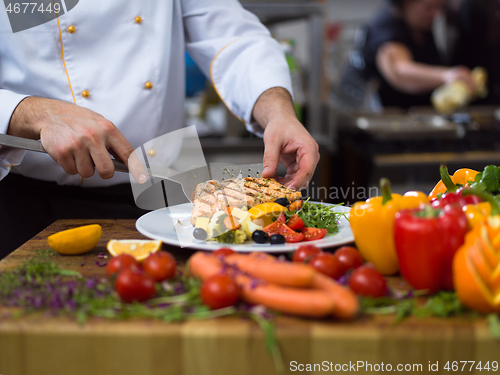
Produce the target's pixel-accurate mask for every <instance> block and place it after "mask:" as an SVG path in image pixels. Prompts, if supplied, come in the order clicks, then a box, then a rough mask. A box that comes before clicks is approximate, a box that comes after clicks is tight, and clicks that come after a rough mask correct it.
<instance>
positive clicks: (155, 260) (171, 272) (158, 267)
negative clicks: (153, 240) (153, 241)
mask: <svg viewBox="0 0 500 375" xmlns="http://www.w3.org/2000/svg"><path fill="white" fill-rule="evenodd" d="M142 267H143V268H144V271H146V272H147V273H148V274H149V275H150V276H151V277H152V278H153V279H154V280H155V281H156V282H158V283H159V282H162V281H163V280H168V279H171V278H173V277H174V276H175V271H176V269H177V263H176V261H175V258H174V257H173V255H172V254H170V253H169V252H167V251H161V250H160V251H156V252H154V253H152V254H149V256H148V257H147V258H146V260H145V261H144V263H143V264H142Z"/></svg>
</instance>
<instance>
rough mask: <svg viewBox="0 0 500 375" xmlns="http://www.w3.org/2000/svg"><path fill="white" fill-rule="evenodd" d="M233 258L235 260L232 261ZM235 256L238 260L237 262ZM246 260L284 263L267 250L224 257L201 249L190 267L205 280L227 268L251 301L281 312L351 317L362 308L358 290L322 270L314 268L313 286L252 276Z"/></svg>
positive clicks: (268, 264)
mask: <svg viewBox="0 0 500 375" xmlns="http://www.w3.org/2000/svg"><path fill="white" fill-rule="evenodd" d="M237 255H238V254H237ZM231 258H232V262H228V260H230V259H231ZM235 259H237V260H238V262H237V263H236V262H235ZM244 261H246V262H248V263H251V262H259V261H260V264H261V267H260V268H268V269H270V270H272V269H273V268H274V267H278V268H279V267H282V265H283V264H281V263H282V262H279V261H277V260H276V259H275V258H274V257H272V256H270V255H267V254H263V253H258V255H257V254H251V255H241V256H240V257H235V255H234V254H233V255H229V256H227V257H226V258H224V259H223V260H221V259H218V258H216V257H214V256H212V255H209V254H205V253H201V252H197V253H195V254H194V255H193V256H191V258H190V260H189V268H190V270H191V272H192V273H193V275H194V276H197V277H200V278H201V279H202V280H205V279H207V278H209V277H210V276H212V275H215V274H217V273H220V272H227V273H228V274H229V275H231V276H232V277H234V279H235V281H236V283H237V284H238V286H239V287H240V288H241V295H242V298H243V300H245V301H246V302H248V303H251V304H261V305H264V306H266V307H268V308H271V309H274V310H277V311H280V312H284V313H289V314H295V315H300V316H306V317H311V318H320V317H325V316H328V315H333V316H336V317H339V318H341V319H350V318H353V317H354V316H355V315H356V313H357V311H358V301H357V299H356V296H355V295H354V293H352V292H351V291H350V290H348V289H347V288H344V287H343V286H341V285H339V284H338V283H337V282H336V281H334V280H333V279H330V278H329V277H327V276H324V275H322V274H321V273H319V272H316V271H314V270H313V277H312V281H311V283H310V286H311V287H310V288H296V287H291V286H283V285H278V284H275V283H272V282H266V281H264V280H262V279H259V278H254V277H252V273H251V272H248V271H245V270H243V269H241V270H240V269H239V267H240V266H241V265H243V264H245V263H244ZM224 262H228V263H230V265H229V266H228V265H227V264H226V265H225V264H224ZM284 264H286V263H284ZM241 271H244V272H241ZM266 272H268V271H266Z"/></svg>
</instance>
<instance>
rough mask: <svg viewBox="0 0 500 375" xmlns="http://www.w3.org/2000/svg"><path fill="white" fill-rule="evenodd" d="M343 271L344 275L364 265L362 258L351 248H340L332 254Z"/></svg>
mask: <svg viewBox="0 0 500 375" xmlns="http://www.w3.org/2000/svg"><path fill="white" fill-rule="evenodd" d="M333 255H334V256H335V257H336V258H337V259H338V261H339V263H340V265H341V266H342V268H343V269H344V273H345V272H347V271H349V270H351V269H355V268H358V267H361V266H362V265H363V263H364V260H363V256H362V255H361V254H360V252H359V251H358V250H356V248H354V247H352V246H342V247H341V248H339V249H337V251H335V253H334V254H333Z"/></svg>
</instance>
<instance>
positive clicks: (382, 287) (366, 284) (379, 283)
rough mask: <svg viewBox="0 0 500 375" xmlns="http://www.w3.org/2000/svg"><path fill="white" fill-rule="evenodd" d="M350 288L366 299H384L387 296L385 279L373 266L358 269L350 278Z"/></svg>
mask: <svg viewBox="0 0 500 375" xmlns="http://www.w3.org/2000/svg"><path fill="white" fill-rule="evenodd" d="M349 287H350V288H351V290H352V291H353V292H354V293H356V294H361V295H362V296H365V297H373V298H377V297H383V296H385V295H386V294H387V284H386V282H385V279H384V277H383V276H382V275H381V274H380V273H379V272H378V271H377V270H375V268H373V267H371V266H367V265H364V266H361V267H359V268H356V269H355V270H354V272H353V273H352V275H351V277H350V278H349Z"/></svg>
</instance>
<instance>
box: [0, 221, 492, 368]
mask: <svg viewBox="0 0 500 375" xmlns="http://www.w3.org/2000/svg"><path fill="white" fill-rule="evenodd" d="M91 223H99V224H101V226H102V228H103V234H102V238H101V241H100V242H99V244H98V245H97V247H96V248H95V249H94V250H93V251H92V252H91V253H89V254H86V255H84V256H85V257H86V259H85V261H84V263H85V264H84V266H81V262H82V257H83V256H62V255H61V256H59V255H55V256H52V257H50V260H51V261H54V262H55V263H57V264H59V265H60V266H61V267H63V268H68V269H75V270H78V271H79V272H81V273H82V274H84V275H95V274H97V275H103V274H104V268H102V267H98V266H97V265H96V260H98V254H99V253H102V252H105V253H107V251H106V249H105V246H106V243H107V241H108V240H109V239H111V238H120V239H132V238H144V237H143V236H142V235H140V234H139V233H138V232H137V230H136V229H135V222H134V221H133V220H59V221H57V222H55V223H54V224H52V225H50V226H49V227H48V228H46V229H45V230H44V231H42V232H41V233H40V234H38V235H37V236H35V237H34V238H33V239H31V240H30V241H29V242H27V243H26V244H24V245H23V246H21V247H20V248H19V249H18V250H16V251H15V252H14V253H12V254H11V255H9V256H8V257H7V258H5V259H4V260H2V261H1V262H0V271H2V270H8V269H11V268H12V267H15V266H17V265H19V264H21V262H22V261H23V260H25V259H28V258H30V257H32V256H33V255H34V254H35V253H36V251H37V250H39V249H46V248H47V247H48V245H47V236H48V235H50V234H52V233H54V232H57V231H60V230H64V229H69V228H72V227H75V226H79V225H85V224H91ZM164 250H168V251H170V252H172V253H173V254H174V255H175V257H176V258H177V260H178V262H179V263H180V264H184V262H185V261H186V259H187V258H188V257H189V256H190V255H191V254H192V251H190V250H187V249H180V248H174V247H170V246H165V245H164ZM99 261H102V259H99ZM9 316H10V314H9V311H7V310H6V309H5V308H1V307H0V374H4V375H31V374H36V375H44V374H51V375H53V374H65V375H66V374H74V375H77V374H78V375H79V374H82V375H83V374H85V375H88V374H114V373H116V374H120V375H127V374H134V375H137V374H141V375H148V374H176V375H203V374H207V375H212V374H213V375H226V374H227V375H245V374H263V375H268V374H274V373H276V372H275V368H274V365H273V362H272V360H271V357H270V355H269V354H268V353H267V351H266V349H265V344H264V335H263V333H262V331H261V330H260V329H259V328H258V326H257V325H256V324H255V323H254V322H252V321H250V320H245V319H241V318H219V319H215V320H204V321H188V322H183V323H162V322H158V321H150V320H139V319H134V320H129V321H109V320H104V319H90V320H89V321H87V322H86V323H85V324H84V325H82V326H80V325H78V324H77V323H76V322H75V321H74V319H72V318H69V317H50V316H47V315H46V314H31V315H25V316H23V317H20V318H12V317H9ZM393 319H394V317H393V316H377V317H368V316H363V317H360V318H358V319H357V320H355V321H352V322H339V321H335V320H332V319H325V320H309V319H298V318H293V317H279V318H278V319H277V320H276V327H277V331H276V335H277V339H278V344H279V346H280V349H281V351H282V354H283V359H284V363H285V368H286V371H285V373H292V372H296V371H291V370H293V369H294V368H295V369H296V370H297V371H298V369H299V368H298V367H293V366H298V365H299V364H304V365H306V364H311V365H313V364H323V365H325V366H326V365H327V366H332V367H328V371H330V368H331V369H332V370H331V372H334V371H335V365H337V368H338V366H342V365H344V369H346V366H349V365H352V364H354V365H355V364H361V363H363V365H364V366H366V364H369V365H372V366H375V365H378V366H380V365H382V364H383V365H384V366H387V365H388V364H391V365H392V366H393V367H392V369H393V371H395V370H396V366H398V365H402V366H405V365H407V366H408V365H411V366H413V365H422V366H423V367H422V368H421V370H420V371H419V372H423V373H428V372H429V371H428V366H429V363H430V364H433V365H435V364H436V362H438V367H439V371H436V372H434V371H433V373H436V374H448V373H449V372H450V371H447V370H445V369H444V366H445V365H446V363H447V362H448V361H476V363H477V362H478V361H481V362H482V365H483V366H484V364H485V363H486V362H487V361H490V364H491V361H499V360H500V358H499V355H498V354H499V353H500V343H499V342H498V341H495V339H493V338H492V337H491V336H490V334H489V331H488V329H487V326H486V323H485V322H484V320H483V319H476V320H466V319H462V318H460V319H459V318H456V319H425V320H420V319H416V318H411V319H408V320H406V321H404V322H402V323H400V324H399V325H393V324H392V322H393ZM294 361H295V362H294ZM358 361H362V362H359V363H358ZM449 365H450V366H451V365H452V363H451V362H450V363H449ZM458 365H459V368H461V367H462V364H460V362H458ZM469 366H470V364H469V365H468V367H467V369H468V368H469ZM338 369H339V368H338ZM363 370H364V369H363V368H359V369H358V371H359V372H361V373H366V371H363ZM323 371H325V368H323ZM351 371H352V370H351ZM319 372H320V371H316V372H315V373H319ZM321 372H322V371H321ZM415 372H416V371H415ZM466 372H467V373H470V374H484V373H485V372H486V373H490V372H489V371H485V370H483V371H479V370H475V371H474V370H473V371H466Z"/></svg>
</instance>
